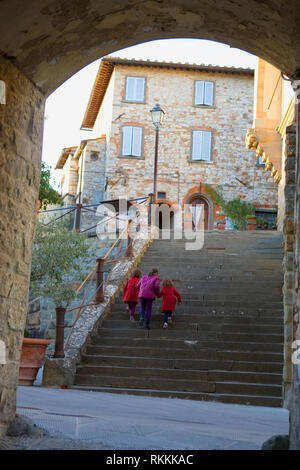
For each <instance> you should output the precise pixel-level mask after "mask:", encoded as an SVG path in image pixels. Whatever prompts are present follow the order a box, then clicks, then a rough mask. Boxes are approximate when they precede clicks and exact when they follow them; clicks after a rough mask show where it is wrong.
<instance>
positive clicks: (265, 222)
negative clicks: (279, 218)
mask: <svg viewBox="0 0 300 470" xmlns="http://www.w3.org/2000/svg"><path fill="white" fill-rule="evenodd" d="M268 228H269V224H268V222H267V221H266V220H265V221H264V229H265V230H268Z"/></svg>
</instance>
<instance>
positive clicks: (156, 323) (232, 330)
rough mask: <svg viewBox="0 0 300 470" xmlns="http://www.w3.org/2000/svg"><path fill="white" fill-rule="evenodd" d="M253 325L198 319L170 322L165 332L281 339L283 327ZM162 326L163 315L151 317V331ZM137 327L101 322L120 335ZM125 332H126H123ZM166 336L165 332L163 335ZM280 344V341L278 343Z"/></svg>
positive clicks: (120, 322)
mask: <svg viewBox="0 0 300 470" xmlns="http://www.w3.org/2000/svg"><path fill="white" fill-rule="evenodd" d="M253 323H254V324H249V323H237V324H234V323H226V322H223V323H221V322H220V323H216V322H215V323H212V322H210V321H207V320H201V319H200V318H199V319H198V320H196V321H193V320H188V319H187V320H186V321H175V320H174V322H172V323H171V324H169V325H168V330H167V331H169V332H170V331H174V332H175V331H180V332H182V331H184V332H185V331H187V330H192V331H194V330H195V329H196V330H197V333H198V334H201V333H202V332H203V333H204V334H206V333H211V334H214V335H216V336H217V335H220V334H223V335H226V333H227V335H237V334H239V335H240V336H241V337H245V338H247V337H248V336H249V335H251V336H253V338H254V337H261V336H262V337H263V338H268V337H276V338H279V339H281V340H282V339H283V338H282V335H283V325H274V324H272V325H270V324H269V325H265V324H262V323H260V324H257V323H256V322H253ZM162 325H163V315H162V314H161V315H159V316H158V318H157V316H153V317H152V318H151V326H152V329H153V328H156V329H158V330H159V328H161V327H162ZM138 327H139V323H138V322H135V323H132V322H130V321H129V320H128V319H124V320H114V319H112V318H109V319H108V320H104V321H103V322H102V326H101V329H102V328H105V329H112V330H121V331H122V333H127V331H128V330H129V331H132V329H137V328H138ZM124 330H126V331H124ZM164 334H166V332H165V333H164ZM279 342H280V341H279Z"/></svg>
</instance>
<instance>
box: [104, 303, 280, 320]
mask: <svg viewBox="0 0 300 470" xmlns="http://www.w3.org/2000/svg"><path fill="white" fill-rule="evenodd" d="M139 308H140V304H139V303H138V305H137V307H136V313H138V312H139ZM175 310H176V314H175V315H176V317H177V315H181V316H185V315H201V316H202V315H203V316H207V319H212V320H214V319H216V320H217V319H222V318H224V317H228V318H231V317H232V318H238V317H242V316H245V317H247V316H249V317H251V318H252V317H253V318H261V319H264V318H266V319H270V318H274V320H275V323H283V307H282V306H281V308H276V309H274V308H269V307H268V305H266V306H265V307H264V308H260V307H248V308H247V307H246V308H244V307H241V306H240V305H237V306H235V307H231V306H230V305H229V306H228V305H227V306H224V305H221V306H219V307H213V306H210V307H209V306H206V305H203V302H200V301H197V300H195V301H189V302H187V301H184V300H183V301H182V304H181V305H178V304H177V305H176V307H175ZM152 312H154V314H155V312H156V314H159V313H161V304H160V302H159V301H157V302H155V303H154V304H153V309H152ZM121 313H122V314H123V315H124V314H125V313H126V304H125V303H124V302H123V300H122V299H118V303H115V304H113V305H112V306H111V315H115V314H121ZM176 317H175V318H176ZM266 323H267V321H266Z"/></svg>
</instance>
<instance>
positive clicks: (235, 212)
mask: <svg viewBox="0 0 300 470" xmlns="http://www.w3.org/2000/svg"><path fill="white" fill-rule="evenodd" d="M205 188H206V191H207V193H208V194H209V195H210V196H211V197H212V198H213V199H214V200H215V203H216V204H217V205H218V206H219V207H220V208H221V209H222V212H223V214H224V215H225V216H226V217H229V218H230V219H231V220H232V222H233V224H234V225H237V227H238V228H240V229H241V230H245V229H246V228H247V223H248V218H249V217H251V216H253V215H254V214H255V208H254V206H253V204H251V203H250V202H247V201H243V200H242V199H240V198H239V197H237V198H234V199H231V200H230V201H225V199H224V197H223V195H222V193H221V188H220V187H218V188H217V189H212V188H211V187H210V186H208V185H205Z"/></svg>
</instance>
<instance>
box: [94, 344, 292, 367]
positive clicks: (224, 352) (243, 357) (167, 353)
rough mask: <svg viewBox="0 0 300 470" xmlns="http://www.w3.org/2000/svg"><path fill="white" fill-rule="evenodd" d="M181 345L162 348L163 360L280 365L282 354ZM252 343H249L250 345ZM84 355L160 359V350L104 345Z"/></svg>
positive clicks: (239, 348) (255, 350)
mask: <svg viewBox="0 0 300 470" xmlns="http://www.w3.org/2000/svg"><path fill="white" fill-rule="evenodd" d="M186 341H190V344H188V343H186V344H182V345H181V347H180V348H175V347H172V348H167V347H164V348H163V357H164V358H165V359H174V358H177V359H187V358H190V359H206V360H228V361H238V362H239V361H246V362H256V361H258V362H260V361H261V362H276V363H280V364H281V363H282V361H283V352H282V351H280V352H274V351H273V350H271V351H265V350H261V349H259V348H258V347H257V345H256V344H255V343H254V347H253V349H252V350H251V349H248V348H247V346H248V345H244V343H235V345H234V349H233V348H232V349H228V348H227V346H228V344H227V343H226V344H225V345H224V348H221V347H218V348H214V346H215V344H210V345H209V344H208V346H207V347H205V346H202V347H199V346H198V347H197V345H195V344H191V343H192V342H193V340H186ZM252 344H253V343H250V345H252ZM209 346H210V347H209ZM86 353H87V354H89V355H93V354H95V355H97V356H98V355H105V354H107V355H109V356H119V355H120V354H121V355H123V356H128V357H149V358H150V357H151V358H152V357H153V358H161V356H162V350H161V348H159V347H150V346H149V347H147V346H144V345H141V344H137V345H136V346H134V345H133V346H120V345H119V346H112V345H107V346H105V345H104V344H101V345H89V346H87V349H86Z"/></svg>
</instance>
